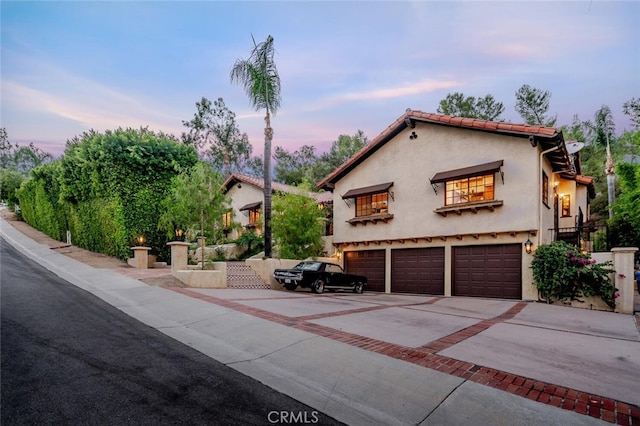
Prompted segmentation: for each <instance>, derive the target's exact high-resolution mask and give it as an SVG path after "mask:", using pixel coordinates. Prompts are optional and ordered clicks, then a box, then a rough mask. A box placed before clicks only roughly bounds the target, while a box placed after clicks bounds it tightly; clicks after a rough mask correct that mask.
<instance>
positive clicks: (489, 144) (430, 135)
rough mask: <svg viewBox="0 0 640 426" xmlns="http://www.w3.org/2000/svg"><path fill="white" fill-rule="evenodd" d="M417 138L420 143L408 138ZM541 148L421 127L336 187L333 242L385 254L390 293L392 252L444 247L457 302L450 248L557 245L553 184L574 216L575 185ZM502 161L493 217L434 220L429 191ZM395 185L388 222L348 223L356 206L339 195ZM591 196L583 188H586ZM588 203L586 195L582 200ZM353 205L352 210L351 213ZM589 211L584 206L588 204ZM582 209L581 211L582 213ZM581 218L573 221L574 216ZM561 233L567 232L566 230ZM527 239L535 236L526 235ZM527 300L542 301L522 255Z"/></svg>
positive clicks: (441, 192) (438, 197)
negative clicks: (447, 176)
mask: <svg viewBox="0 0 640 426" xmlns="http://www.w3.org/2000/svg"><path fill="white" fill-rule="evenodd" d="M412 132H415V133H416V135H417V138H413V139H410V138H409V136H410V135H411V133H412ZM540 153H541V147H540V146H537V147H533V146H532V145H531V143H530V142H529V140H528V139H527V138H517V137H513V136H508V135H500V134H496V133H488V132H482V131H474V130H468V129H460V128H451V127H446V126H440V125H435V124H427V123H420V122H418V123H417V124H416V127H415V128H414V129H405V130H403V131H402V132H400V133H399V134H398V135H397V136H396V137H395V138H394V139H393V140H391V141H389V142H387V143H386V144H385V145H384V146H382V147H381V148H380V149H379V150H378V151H376V152H375V153H373V154H372V155H371V156H370V157H369V158H367V159H366V160H364V161H363V162H362V163H360V164H359V165H358V166H357V167H356V168H355V169H354V170H352V171H351V172H350V173H349V174H347V175H346V176H345V177H343V178H342V179H341V180H339V181H338V182H337V183H336V186H335V189H334V242H335V243H337V244H339V245H341V246H342V247H341V250H349V251H352V250H355V251H358V250H377V249H381V250H385V252H386V259H385V270H386V279H385V281H386V283H385V285H386V291H387V292H389V291H390V290H391V273H392V272H391V250H392V249H398V248H411V247H444V249H445V265H444V273H445V278H444V281H445V284H444V285H445V288H444V292H445V296H450V295H451V294H452V248H453V247H455V246H468V245H490V244H523V243H524V242H525V241H526V240H527V239H529V238H530V239H531V241H532V242H533V243H534V247H537V246H539V245H540V244H544V243H549V242H551V241H552V238H553V235H552V233H551V232H550V231H549V229H552V228H553V227H554V190H553V188H554V182H558V186H559V187H560V188H562V190H565V191H566V192H567V193H570V194H571V209H572V216H571V218H566V219H567V220H569V219H570V220H571V221H572V222H571V224H570V225H569V224H567V225H566V226H574V225H573V220H574V218H575V214H577V206H578V205H579V204H578V202H577V201H576V200H577V198H576V184H575V182H573V181H566V180H564V179H562V178H561V177H560V176H559V174H557V173H554V172H553V170H552V167H551V164H550V162H549V161H548V160H547V159H546V158H545V157H542V158H541V157H540ZM497 160H503V161H504V164H503V166H502V172H503V173H504V183H503V181H502V178H501V176H500V174H499V173H496V174H495V175H494V191H495V197H494V198H495V200H501V201H503V205H502V206H500V207H496V208H495V210H494V211H493V212H492V211H489V210H486V209H478V210H477V213H473V212H471V211H469V210H467V211H462V213H461V214H459V215H458V214H456V213H455V212H450V213H448V214H447V215H446V217H443V216H441V215H440V214H438V213H436V212H434V210H436V209H438V208H441V207H444V204H445V187H444V184H443V183H440V184H438V188H437V191H438V192H437V194H436V193H434V190H433V188H432V186H431V184H430V178H432V177H433V176H434V175H435V174H436V173H438V172H445V171H449V170H454V169H460V168H465V167H470V166H476V165H480V164H485V163H490V162H493V161H497ZM541 168H542V170H544V171H545V173H546V175H547V176H548V178H549V187H548V203H547V204H548V205H544V204H543V203H542V197H541V195H542V194H541V184H542V172H541ZM388 182H393V186H392V187H391V188H390V193H393V198H391V197H390V198H389V204H388V211H389V213H390V214H393V215H394V217H393V218H392V219H391V220H389V221H388V222H387V223H385V222H377V223H367V224H363V223H357V224H355V225H353V224H351V223H348V222H347V221H348V220H349V219H352V218H354V217H355V200H353V199H350V200H346V201H347V202H345V201H344V200H342V194H345V193H346V192H347V191H349V190H351V189H355V188H362V187H368V186H372V185H377V184H383V183H388ZM585 191H586V188H585ZM582 195H583V196H586V192H584V193H583V194H582ZM347 204H349V205H347ZM585 204H586V201H585ZM584 210H585V208H583V211H584ZM574 212H576V213H574ZM561 226H562V225H561ZM529 231H534V232H533V233H532V234H529ZM522 253H523V254H522V268H521V270H522V299H524V300H537V298H538V294H537V289H536V286H535V285H534V284H533V274H532V271H531V269H530V263H531V260H532V258H533V256H532V255H530V254H527V253H525V251H524V247H523V252H522Z"/></svg>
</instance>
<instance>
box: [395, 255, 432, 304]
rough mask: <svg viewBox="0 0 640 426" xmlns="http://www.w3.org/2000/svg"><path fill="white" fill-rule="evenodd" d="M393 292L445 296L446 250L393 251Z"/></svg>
mask: <svg viewBox="0 0 640 426" xmlns="http://www.w3.org/2000/svg"><path fill="white" fill-rule="evenodd" d="M391 291H393V292H399V293H415V294H436V295H442V294H444V248H443V247H431V248H411V249H394V250H392V251H391Z"/></svg>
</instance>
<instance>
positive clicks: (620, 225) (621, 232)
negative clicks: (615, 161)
mask: <svg viewBox="0 0 640 426" xmlns="http://www.w3.org/2000/svg"><path fill="white" fill-rule="evenodd" d="M617 172H618V178H619V179H618V180H619V182H620V187H621V191H620V193H619V194H618V197H617V199H616V202H615V204H614V206H613V211H614V217H613V219H612V220H611V221H610V222H609V226H610V233H611V242H612V244H614V245H615V246H622V247H638V246H639V245H640V207H639V206H640V165H639V164H631V163H621V164H619V165H618V170H617ZM636 256H638V253H636Z"/></svg>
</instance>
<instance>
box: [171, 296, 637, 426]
mask: <svg viewBox="0 0 640 426" xmlns="http://www.w3.org/2000/svg"><path fill="white" fill-rule="evenodd" d="M169 289H170V290H173V291H175V292H177V293H181V294H184V295H186V296H189V297H193V298H196V299H200V300H203V301H206V302H209V303H214V304H216V305H219V306H223V307H226V308H229V309H233V310H235V311H239V312H242V313H245V314H248V315H252V316H255V317H258V318H261V319H265V320H269V321H273V322H275V323H278V324H282V325H286V326H289V327H294V328H296V329H298V330H303V331H307V332H309V333H313V334H316V335H318V336H322V337H326V338H329V339H333V340H336V341H338V342H342V343H346V344H348V345H352V346H355V347H358V348H361V349H364V350H367V351H371V352H375V353H378V354H382V355H386V356H389V357H392V358H395V359H399V360H403V361H406V362H410V363H412V364H416V365H419V366H422V367H426V368H430V369H433V370H436V371H440V372H442V373H446V374H451V375H453V376H456V377H460V378H462V379H465V380H471V381H473V382H476V383H478V384H481V385H486V386H490V387H492V388H495V389H500V390H502V391H505V392H508V393H511V394H514V395H518V396H521V397H524V398H528V399H531V400H533V401H538V402H540V403H543V404H549V405H553V406H555V407H559V408H562V409H564V410H569V411H573V412H576V413H579V414H584V415H587V416H591V417H595V418H597V419H601V420H605V421H607V422H609V423H613V424H618V425H625V426H633V425H640V407H638V406H636V405H633V404H628V403H624V402H622V401H616V400H614V399H611V398H605V397H602V396H599V395H592V394H590V393H586V392H581V391H579V390H574V389H568V388H566V387H562V386H556V385H554V384H552V383H546V382H542V381H539V380H535V379H531V378H528V377H523V376H518V375H515V374H511V373H507V372H504V371H499V370H496V369H493V368H488V367H484V366H481V365H477V364H472V363H469V362H465V361H460V360H457V359H454V358H450V357H445V356H441V355H438V354H437V352H439V351H442V350H444V349H446V348H448V347H450V346H452V345H455V344H457V343H460V342H461V341H463V340H465V339H467V338H469V337H471V336H474V335H476V334H478V333H480V332H482V331H484V330H486V329H488V328H489V327H491V326H492V325H494V324H497V323H500V322H503V321H505V320H508V319H510V318H513V317H514V316H515V315H516V314H517V313H518V312H520V311H521V310H522V309H523V308H524V307H525V306H526V302H520V303H517V304H516V305H515V306H514V307H512V308H511V309H509V310H508V311H506V312H504V313H503V314H501V315H498V316H496V317H493V318H490V319H487V320H483V321H480V322H478V323H476V324H474V325H472V326H470V327H467V328H465V329H462V330H459V331H457V332H455V333H453V334H450V335H448V336H445V337H443V338H441V339H438V340H435V341H433V342H430V343H428V344H426V345H424V346H421V347H419V348H409V347H405V346H401V345H397V344H394V343H389V342H384V341H381V340H377V339H372V338H369V337H364V336H359V335H357V334H353V333H349V332H346V331H342V330H336V329H333V328H330V327H326V326H323V325H319V324H314V323H310V322H307V321H309V320H311V319H317V318H320V317H327V316H331V315H344V314H345V312H344V311H341V312H334V313H332V314H322V315H309V316H306V317H293V318H292V317H287V316H285V315H280V314H276V313H273V312H268V311H265V310H262V309H259V308H254V307H251V306H246V305H242V304H240V303H236V302H233V301H230V300H226V299H220V298H217V297H213V296H208V295H204V294H201V293H198V292H195V291H192V290H189V289H186V288H178V287H170V288H169ZM437 300H439V298H438V299H435V300H432V301H430V302H426V303H434V302H435V301H437ZM424 303H425V302H423V303H420V304H424ZM412 305H415V304H412ZM385 307H386V306H385ZM396 307H397V306H396ZM376 309H380V308H378V307H377V306H376V307H371V308H360V309H354V310H350V311H348V312H347V313H354V312H365V311H370V310H376Z"/></svg>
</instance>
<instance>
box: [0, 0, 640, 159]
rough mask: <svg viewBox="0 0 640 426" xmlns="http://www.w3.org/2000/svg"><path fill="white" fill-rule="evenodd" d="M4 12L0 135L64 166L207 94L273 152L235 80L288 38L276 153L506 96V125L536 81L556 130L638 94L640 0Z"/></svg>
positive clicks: (258, 115) (177, 119)
mask: <svg viewBox="0 0 640 426" xmlns="http://www.w3.org/2000/svg"><path fill="white" fill-rule="evenodd" d="M0 8H1V27H2V30H1V31H2V33H1V36H2V38H1V48H2V54H1V61H2V62H1V79H2V80H1V89H2V92H1V95H2V104H1V107H2V110H1V127H5V128H6V129H7V132H8V135H9V139H10V140H11V141H12V142H20V143H29V142H34V143H35V144H36V145H37V146H39V147H40V148H42V149H43V150H44V151H47V152H50V153H53V154H54V155H56V156H58V155H60V154H61V153H62V152H63V150H64V145H65V142H66V141H67V140H68V139H71V138H73V137H74V136H76V135H80V134H82V132H84V131H87V130H89V129H95V130H98V131H104V130H107V129H116V128H118V127H123V128H126V127H134V128H139V127H141V126H148V127H149V128H150V129H152V130H155V131H159V130H162V131H164V132H168V133H173V134H175V135H176V136H179V135H180V134H181V133H182V132H183V131H185V128H184V127H183V126H182V120H190V119H191V118H192V117H193V114H194V113H195V111H196V107H195V103H196V102H197V101H199V100H200V99H201V98H202V97H203V96H204V97H207V98H208V99H209V100H211V101H213V100H215V99H217V98H219V97H222V98H223V99H224V102H225V104H226V105H227V107H228V108H229V109H230V110H232V111H233V112H235V113H236V114H237V123H238V126H239V128H240V131H241V132H246V133H247V134H248V135H249V139H250V141H251V143H252V144H253V146H254V151H253V155H258V156H261V155H262V145H263V141H264V136H263V128H264V120H263V117H264V112H263V111H259V112H256V111H254V110H252V108H251V107H250V104H249V101H248V99H247V97H246V95H245V93H244V90H243V89H242V87H240V86H237V85H232V84H231V83H230V80H229V72H230V70H231V67H232V66H233V64H234V62H235V60H236V59H238V58H248V56H249V53H250V48H251V47H252V39H251V36H252V34H253V36H254V37H255V39H256V41H257V42H260V41H264V40H265V39H266V37H267V36H268V35H272V36H273V37H274V39H275V48H276V56H275V61H276V65H277V67H278V71H279V73H280V78H281V82H282V105H281V109H280V110H279V111H278V112H277V114H276V116H275V117H274V118H273V120H272V126H273V128H274V132H275V134H274V140H273V146H274V147H276V146H281V147H283V148H285V149H287V150H289V151H294V150H296V149H298V148H299V147H300V146H302V145H314V146H316V147H317V150H316V152H317V153H320V152H324V151H326V150H327V149H328V148H329V147H330V146H331V143H332V142H333V141H335V140H336V139H337V138H338V136H339V135H340V134H348V135H353V134H354V133H355V132H356V131H357V130H358V129H361V130H363V131H364V133H365V134H366V135H367V136H368V137H369V139H373V138H374V137H376V136H377V135H378V134H379V133H380V132H382V131H383V130H384V129H385V128H386V127H387V126H388V125H390V124H391V123H392V122H393V121H394V120H395V119H396V118H398V117H399V116H401V115H402V114H403V113H404V111H405V110H406V109H407V108H411V109H416V110H421V111H424V112H436V109H437V108H438V104H439V101H440V100H441V99H443V98H445V97H446V96H447V94H448V93H453V92H462V93H464V94H465V95H466V96H475V97H482V96H485V95H487V94H491V95H493V96H494V97H495V98H496V100H497V101H500V102H502V103H504V106H505V111H504V113H503V114H502V118H503V119H504V120H506V121H510V122H514V123H515V122H522V119H521V118H520V117H519V116H518V114H517V113H516V112H515V110H514V105H515V92H516V91H517V90H518V88H519V87H520V86H522V85H523V84H529V85H530V86H533V87H535V88H539V89H542V90H548V91H550V92H551V94H552V97H551V106H550V111H549V112H550V114H551V115H554V114H557V116H558V122H557V125H562V124H570V123H571V121H572V117H573V115H574V114H577V115H578V116H579V117H580V119H582V120H586V119H592V118H593V115H594V113H595V111H596V110H597V109H598V108H600V107H601V106H602V105H608V106H609V107H610V108H611V110H612V112H613V115H614V119H615V122H616V133H617V134H620V133H622V131H623V130H624V129H629V130H630V129H631V124H630V120H629V119H628V117H627V116H625V115H623V113H622V104H623V103H624V102H626V101H628V100H630V99H631V98H633V97H636V98H637V97H640V25H639V24H638V22H640V2H638V1H598V0H585V1H565V2H556V1H553V2H538V1H528V2H523V1H509V2H506V1H496V2H488V1H467V2H457V1H451V2H434V1H414V2H408V1H407V2H400V1H384V2H383V1H355V2H342V1H317V2H309V1H287V2H274V1H260V2H247V1H236V2H219V1H200V2H177V1H141V2H129V1H122V2H120V1H113V2H111V1H110V2H93V1H91V2H90V1H81V2H67V1H51V2H13V1H4V0H3V1H2V2H1V3H0Z"/></svg>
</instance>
